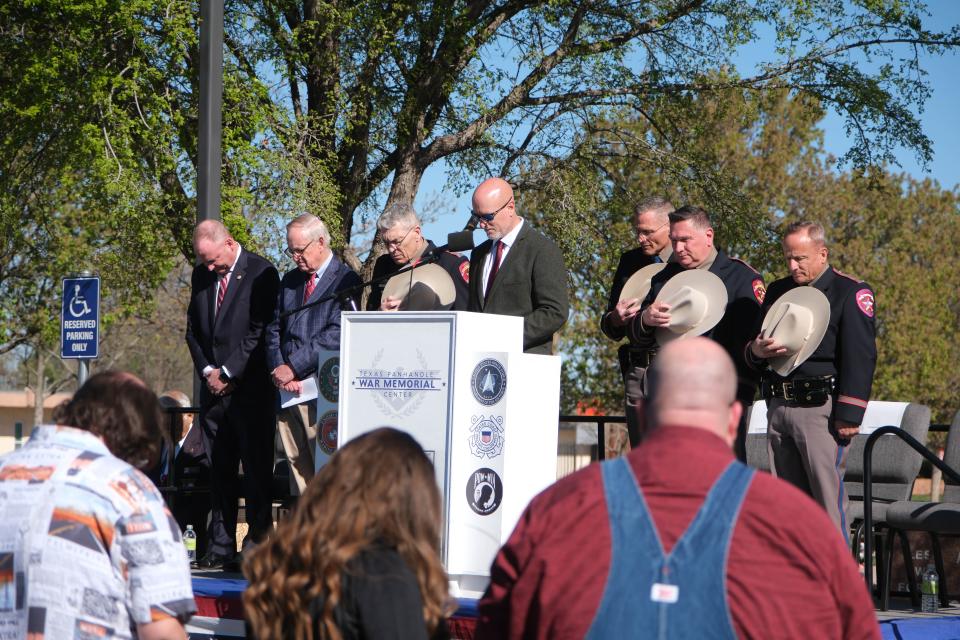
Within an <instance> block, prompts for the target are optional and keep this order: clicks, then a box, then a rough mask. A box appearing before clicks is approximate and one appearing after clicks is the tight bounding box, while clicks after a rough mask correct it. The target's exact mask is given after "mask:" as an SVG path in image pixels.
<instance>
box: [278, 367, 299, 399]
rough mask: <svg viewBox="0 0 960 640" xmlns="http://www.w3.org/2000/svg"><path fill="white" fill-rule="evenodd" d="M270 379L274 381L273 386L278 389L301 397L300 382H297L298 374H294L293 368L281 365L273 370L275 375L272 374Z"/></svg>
mask: <svg viewBox="0 0 960 640" xmlns="http://www.w3.org/2000/svg"><path fill="white" fill-rule="evenodd" d="M270 377H271V378H272V379H273V384H274V385H275V386H276V387H277V388H278V389H283V390H284V391H288V392H290V393H295V394H297V395H300V391H301V386H300V381H299V380H297V374H296V373H294V371H293V368H291V367H290V365H288V364H282V365H280V366H279V367H277V368H276V369H274V370H273V373H271V374H270Z"/></svg>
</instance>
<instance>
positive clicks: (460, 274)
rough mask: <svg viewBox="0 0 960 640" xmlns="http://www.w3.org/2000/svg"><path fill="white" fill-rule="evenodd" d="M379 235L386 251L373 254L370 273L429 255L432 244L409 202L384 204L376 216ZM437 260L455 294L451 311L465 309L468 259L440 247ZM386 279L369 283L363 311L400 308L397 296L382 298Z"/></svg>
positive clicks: (378, 275)
mask: <svg viewBox="0 0 960 640" xmlns="http://www.w3.org/2000/svg"><path fill="white" fill-rule="evenodd" d="M377 230H378V231H379V232H380V239H381V240H382V241H383V244H384V246H385V247H386V248H387V253H385V254H384V255H382V256H380V257H379V258H377V261H376V262H375V263H374V265H373V277H374V278H381V277H386V276H389V275H391V274H394V273H396V272H397V271H399V270H400V269H402V268H404V267H406V266H408V265H410V266H412V265H416V264H417V263H419V262H420V261H421V260H422V259H423V258H424V256H426V255H433V254H434V253H436V251H437V247H436V245H434V244H433V242H431V241H430V240H427V239H426V238H424V237H423V231H422V230H421V228H420V218H419V217H417V212H416V211H415V210H414V208H413V207H412V206H410V205H409V204H401V203H396V204H392V205H390V206H389V207H387V208H386V209H385V210H384V212H383V213H382V214H380V219H379V220H377ZM437 264H439V265H440V266H441V267H443V270H444V271H446V272H447V273H448V274H449V275H450V279H451V280H453V287H454V289H455V290H456V292H457V297H456V298H455V299H454V301H453V306H452V307H451V310H452V311H466V310H467V299H468V297H469V295H470V290H469V288H468V286H467V283H468V282H469V281H470V262H469V261H467V259H466V258H464V257H463V256H461V255H460V254H457V253H451V252H450V251H441V252H440V254H439V258H438V260H437ZM386 286H387V281H386V280H384V281H383V282H378V283H376V284H374V285H372V286H371V287H370V297H368V298H367V311H395V310H397V309H398V308H400V303H401V300H400V299H398V298H386V299H383V289H384V287H386Z"/></svg>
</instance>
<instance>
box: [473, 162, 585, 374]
mask: <svg viewBox="0 0 960 640" xmlns="http://www.w3.org/2000/svg"><path fill="white" fill-rule="evenodd" d="M473 214H474V215H475V216H477V218H479V220H480V223H479V224H480V228H481V229H483V231H484V232H485V233H486V234H487V238H488V239H487V241H486V242H484V243H483V244H481V245H480V246H479V247H477V248H476V249H474V250H473V254H472V255H471V256H470V304H469V310H470V311H478V312H482V313H498V314H501V315H507V316H520V317H522V318H523V350H524V351H525V352H526V353H542V354H547V355H549V354H551V353H553V334H554V333H556V332H557V331H558V330H559V329H560V327H562V326H563V323H564V322H566V321H567V313H568V311H569V303H568V301H567V268H566V266H565V265H564V263H563V254H561V253H560V248H559V247H558V246H557V245H556V244H555V243H554V242H553V240H550V239H549V238H547V237H546V236H545V235H543V234H542V233H540V232H539V231H537V230H536V229H534V228H533V227H531V226H530V224H529V223H527V222H525V221H524V220H523V218H520V217H519V216H518V215H517V210H516V204H515V203H514V200H513V189H512V188H511V187H510V185H509V184H508V183H507V181H506V180H503V179H502V178H488V179H487V180H484V181H483V182H482V183H481V184H480V186H478V187H477V189H476V190H475V191H474V192H473Z"/></svg>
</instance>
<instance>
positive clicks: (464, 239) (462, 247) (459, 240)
mask: <svg viewBox="0 0 960 640" xmlns="http://www.w3.org/2000/svg"><path fill="white" fill-rule="evenodd" d="M473 217H474V218H476V216H473ZM467 226H469V224H468V225H467ZM444 249H446V250H447V251H452V252H454V253H459V252H460V251H469V250H470V249H473V229H464V230H463V231H454V232H453V233H448V234H447V246H445V247H439V248H438V249H437V251H438V252H440V251H443V250H444Z"/></svg>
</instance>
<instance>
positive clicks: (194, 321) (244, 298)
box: [186, 249, 279, 396]
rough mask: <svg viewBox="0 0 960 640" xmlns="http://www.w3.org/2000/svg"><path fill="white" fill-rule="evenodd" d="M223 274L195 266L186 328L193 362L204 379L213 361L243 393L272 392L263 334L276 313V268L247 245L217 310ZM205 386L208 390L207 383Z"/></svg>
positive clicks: (212, 365)
mask: <svg viewBox="0 0 960 640" xmlns="http://www.w3.org/2000/svg"><path fill="white" fill-rule="evenodd" d="M218 279H219V276H217V274H216V273H214V272H212V271H210V270H209V269H207V268H206V267H205V266H204V265H198V266H196V267H194V269H193V276H192V277H191V285H192V291H191V295H190V306H189V308H188V310H187V333H186V340H187V347H188V348H189V349H190V355H191V357H192V358H193V366H194V367H195V368H196V370H197V374H198V375H200V376H201V378H202V377H203V369H204V367H206V366H208V365H209V366H211V367H214V368H218V367H226V368H227V370H228V371H229V372H230V377H231V382H233V383H234V384H235V385H236V386H237V391H243V392H245V393H244V395H247V396H249V394H251V393H255V394H260V393H272V391H273V385H271V384H270V378H269V375H268V372H267V369H266V358H265V356H266V348H265V345H264V339H263V338H264V332H265V330H266V328H267V325H268V324H270V321H271V320H272V319H273V316H274V305H275V304H276V301H277V285H278V280H279V276H278V275H277V270H276V268H275V267H274V266H273V265H272V264H270V262H268V261H267V260H266V259H265V258H262V257H260V256H258V255H257V254H255V253H251V252H249V251H247V250H245V249H242V250H241V251H240V257H239V258H237V264H236V266H235V267H234V268H233V275H232V276H231V277H230V285H229V286H228V287H227V291H226V294H224V297H223V304H222V306H221V308H220V313H215V312H214V304H215V301H216V297H217V281H218ZM201 389H202V391H203V392H206V385H201Z"/></svg>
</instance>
